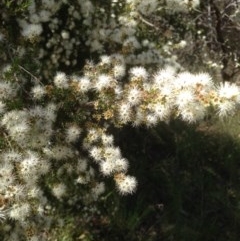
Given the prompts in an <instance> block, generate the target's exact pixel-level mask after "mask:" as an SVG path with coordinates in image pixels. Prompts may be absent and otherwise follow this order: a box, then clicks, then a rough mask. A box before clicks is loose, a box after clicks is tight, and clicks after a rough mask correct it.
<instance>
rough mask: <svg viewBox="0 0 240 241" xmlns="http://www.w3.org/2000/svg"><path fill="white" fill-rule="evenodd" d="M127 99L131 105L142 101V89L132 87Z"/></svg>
mask: <svg viewBox="0 0 240 241" xmlns="http://www.w3.org/2000/svg"><path fill="white" fill-rule="evenodd" d="M127 100H128V103H129V104H130V105H131V106H133V105H137V104H139V103H140V101H141V91H140V90H139V89H138V88H132V89H130V90H129V91H128V95H127Z"/></svg>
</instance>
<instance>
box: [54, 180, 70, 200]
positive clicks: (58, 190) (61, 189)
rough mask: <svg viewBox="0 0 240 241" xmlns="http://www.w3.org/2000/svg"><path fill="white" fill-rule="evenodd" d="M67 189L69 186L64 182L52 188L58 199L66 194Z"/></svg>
mask: <svg viewBox="0 0 240 241" xmlns="http://www.w3.org/2000/svg"><path fill="white" fill-rule="evenodd" d="M66 191H67V187H66V185H65V184H64V183H59V184H56V185H54V186H53V188H52V192H53V195H54V196H55V197H56V198H58V199H60V198H62V197H63V196H64V195H65V194H66Z"/></svg>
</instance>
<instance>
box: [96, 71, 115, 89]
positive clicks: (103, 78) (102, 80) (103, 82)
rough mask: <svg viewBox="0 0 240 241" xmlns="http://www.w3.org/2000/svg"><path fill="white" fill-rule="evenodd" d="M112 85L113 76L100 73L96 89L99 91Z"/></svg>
mask: <svg viewBox="0 0 240 241" xmlns="http://www.w3.org/2000/svg"><path fill="white" fill-rule="evenodd" d="M111 85H112V78H111V77H110V76H108V75H105V74H101V75H99V77H98V79H97V81H96V83H95V89H96V90H98V91H102V90H103V89H104V88H109V87H111Z"/></svg>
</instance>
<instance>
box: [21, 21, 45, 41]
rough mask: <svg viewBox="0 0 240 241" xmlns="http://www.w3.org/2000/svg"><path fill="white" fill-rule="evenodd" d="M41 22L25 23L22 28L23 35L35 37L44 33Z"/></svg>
mask: <svg viewBox="0 0 240 241" xmlns="http://www.w3.org/2000/svg"><path fill="white" fill-rule="evenodd" d="M42 31H43V29H42V25H41V24H25V25H24V26H23V30H22V36H24V37H26V38H33V37H36V36H39V35H40V34H41V33H42Z"/></svg>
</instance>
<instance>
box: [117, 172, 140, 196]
mask: <svg viewBox="0 0 240 241" xmlns="http://www.w3.org/2000/svg"><path fill="white" fill-rule="evenodd" d="M115 181H116V185H117V189H118V191H119V193H120V194H122V195H126V194H132V193H133V192H135V190H136V188H137V180H136V178H135V177H132V176H128V175H124V174H119V175H117V176H116V177H115Z"/></svg>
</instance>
